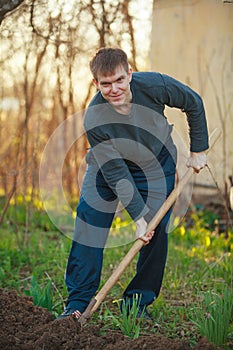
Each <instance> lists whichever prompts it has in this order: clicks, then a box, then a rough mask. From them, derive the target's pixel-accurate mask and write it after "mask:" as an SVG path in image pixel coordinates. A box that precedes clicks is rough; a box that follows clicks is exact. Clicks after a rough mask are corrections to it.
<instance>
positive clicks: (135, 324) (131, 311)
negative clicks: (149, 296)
mask: <svg viewBox="0 0 233 350" xmlns="http://www.w3.org/2000/svg"><path fill="white" fill-rule="evenodd" d="M120 302H121V313H120V314H119V315H118V316H115V315H114V314H113V312H112V311H110V310H109V309H107V314H106V315H105V320H109V319H110V321H111V323H112V325H113V326H114V327H116V328H120V330H121V331H122V333H123V334H124V335H126V336H127V337H129V338H134V339H136V338H138V337H139V334H140V330H141V324H140V321H139V319H138V318H137V315H138V313H139V308H140V297H139V296H138V294H136V295H135V296H134V297H133V298H132V302H130V301H129V300H122V301H120ZM118 303H119V301H118ZM140 317H141V318H143V312H142V313H141V315H140Z"/></svg>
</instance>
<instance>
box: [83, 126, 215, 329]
mask: <svg viewBox="0 0 233 350" xmlns="http://www.w3.org/2000/svg"><path fill="white" fill-rule="evenodd" d="M220 134H221V132H220V130H218V129H215V130H214V131H213V132H212V134H211V135H210V147H209V149H208V151H209V150H210V149H211V148H212V147H213V145H214V144H215V142H216V141H217V140H218V138H219V136H220ZM193 174H194V170H193V168H188V169H187V171H186V173H185V174H184V176H183V177H182V179H181V180H180V181H179V183H178V184H177V186H176V187H175V188H174V190H173V191H172V192H171V193H170V195H169V196H168V198H167V199H166V201H165V202H164V203H163V205H162V206H161V207H160V209H159V210H158V211H157V213H156V214H155V216H154V217H153V218H152V219H151V221H150V222H149V223H148V225H147V230H146V232H145V236H146V235H147V234H148V233H149V232H151V231H153V230H154V229H155V228H156V227H157V226H158V225H159V223H160V221H161V220H162V218H163V217H164V216H165V214H166V213H167V212H168V210H169V209H170V208H171V207H172V205H173V204H174V203H175V201H176V199H177V198H178V197H179V194H180V193H181V191H182V189H183V188H184V186H185V185H186V184H187V183H188V182H189V180H190V179H191V177H192V175H193ZM144 244H145V242H144V241H143V240H141V239H138V240H136V241H135V242H134V244H133V245H132V247H131V248H130V250H129V251H128V253H127V254H126V255H125V257H124V258H123V259H122V261H121V262H120V264H119V265H118V266H117V268H116V269H115V270H114V271H113V273H112V275H111V276H110V277H109V279H108V280H107V281H106V283H105V284H104V285H103V287H102V288H101V289H100V291H99V292H98V293H97V294H96V295H95V297H93V298H92V299H91V301H90V303H89V305H88V306H87V308H86V310H85V311H84V312H83V314H82V316H81V317H80V318H79V319H78V321H79V322H80V323H81V325H83V324H84V323H85V322H86V321H87V320H88V319H89V318H90V317H91V316H92V314H93V313H94V312H95V311H96V310H97V309H98V307H99V306H100V304H101V303H102V301H103V300H104V299H105V297H106V295H107V294H108V292H109V291H110V290H111V288H112V287H113V286H114V285H115V284H116V282H117V281H118V280H119V278H120V276H121V275H122V274H123V272H124V271H125V269H126V268H127V267H128V265H129V264H130V262H131V261H132V260H133V258H134V257H135V256H136V254H137V253H138V252H139V251H140V249H141V248H142V247H143V246H144Z"/></svg>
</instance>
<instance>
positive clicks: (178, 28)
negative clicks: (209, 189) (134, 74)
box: [150, 0, 233, 183]
mask: <svg viewBox="0 0 233 350" xmlns="http://www.w3.org/2000/svg"><path fill="white" fill-rule="evenodd" d="M150 68H151V70H155V71H160V72H163V73H166V74H169V75H171V76H173V77H175V78H177V79H179V80H180V81H183V82H184V83H186V84H188V85H190V86H191V87H192V88H193V89H195V90H196V91H197V92H198V93H199V94H200V95H201V96H202V97H203V100H204V104H205V108H206V114H207V120H208V125H209V130H210V132H211V131H212V130H213V129H214V128H215V127H216V126H217V127H220V128H221V129H223V133H224V132H225V133H226V134H224V138H223V137H222V138H221V140H220V141H219V142H218V144H217V146H216V147H215V149H214V152H211V154H210V155H209V159H210V165H211V166H212V167H213V170H214V173H215V175H216V177H217V179H218V181H222V178H223V176H224V168H225V167H224V158H223V143H224V140H226V151H225V153H226V152H227V161H226V162H227V164H226V167H227V170H226V176H228V175H230V173H232V170H233V146H232V145H233V142H232V139H233V4H232V3H223V1H221V0H155V1H154V11H153V23H152V43H151V67H150ZM167 116H168V118H169V120H170V121H171V122H174V123H175V126H176V129H178V131H179V133H180V134H181V135H182V137H183V138H184V141H185V142H186V144H187V145H188V137H187V125H186V122H184V117H185V116H184V114H183V113H181V112H179V111H174V110H169V109H168V111H167ZM221 119H222V122H221ZM223 124H224V125H225V131H224V127H223ZM205 172H206V174H205V176H204V175H203V176H202V178H205V182H210V183H211V182H212V180H210V177H209V174H207V171H206V170H205ZM199 180H200V177H199Z"/></svg>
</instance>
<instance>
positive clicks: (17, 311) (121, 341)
mask: <svg viewBox="0 0 233 350" xmlns="http://www.w3.org/2000/svg"><path fill="white" fill-rule="evenodd" d="M0 349H2V350H21V349H22V350H41V349H43V350H60V349H61V350H66V349H67V350H73V349H75V350H77V349H80V350H103V349H104V350H110V349H117V350H121V349H123V350H140V349H147V350H153V349H156V350H161V349H163V350H167V349H169V350H178V349H182V350H188V349H191V347H190V346H189V344H188V342H187V341H184V340H181V339H168V338H165V337H162V336H159V335H155V334H151V335H143V336H140V337H139V338H138V339H130V338H128V337H126V336H124V335H123V334H122V333H121V332H120V331H119V332H117V331H113V330H109V331H107V332H106V333H105V335H101V332H100V326H98V325H95V326H94V325H91V324H88V323H87V324H85V326H84V327H81V326H80V323H79V322H78V321H76V320H75V319H74V318H72V317H67V318H65V319H61V320H54V317H53V316H52V315H51V313H49V312H48V311H47V309H44V308H41V307H36V306H34V305H33V302H32V299H31V298H29V297H22V296H18V295H17V293H16V292H15V291H11V292H8V293H6V292H4V291H3V290H0ZM193 349H194V350H198V349H202V350H204V349H207V350H213V349H214V347H213V345H212V344H209V343H207V341H206V340H205V339H201V340H200V341H199V343H198V344H196V346H195V347H194V348H193Z"/></svg>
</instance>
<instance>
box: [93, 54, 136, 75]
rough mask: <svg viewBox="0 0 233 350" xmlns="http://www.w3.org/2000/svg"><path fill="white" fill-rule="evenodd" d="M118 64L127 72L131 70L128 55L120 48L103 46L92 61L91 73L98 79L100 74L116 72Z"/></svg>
mask: <svg viewBox="0 0 233 350" xmlns="http://www.w3.org/2000/svg"><path fill="white" fill-rule="evenodd" d="M118 66H122V67H123V68H124V69H125V71H126V72H128V70H129V63H128V58H127V55H126V53H125V52H124V51H123V50H121V49H119V48H107V47H105V48H101V49H99V50H98V51H97V52H96V54H95V55H94V57H93V58H92V59H91V61H90V69H91V73H92V75H93V77H94V79H96V80H98V75H99V74H101V75H104V76H108V75H111V74H114V73H115V71H116V68H117V67H118Z"/></svg>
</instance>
